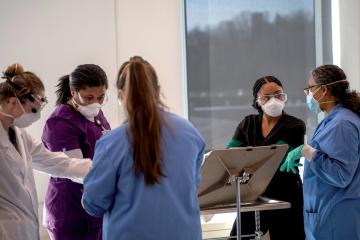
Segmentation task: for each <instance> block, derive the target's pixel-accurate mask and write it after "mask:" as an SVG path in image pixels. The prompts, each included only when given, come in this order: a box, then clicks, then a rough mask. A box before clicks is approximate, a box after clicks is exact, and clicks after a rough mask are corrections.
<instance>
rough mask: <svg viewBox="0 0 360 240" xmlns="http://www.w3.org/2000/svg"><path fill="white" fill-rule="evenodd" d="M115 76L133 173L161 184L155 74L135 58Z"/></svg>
mask: <svg viewBox="0 0 360 240" xmlns="http://www.w3.org/2000/svg"><path fill="white" fill-rule="evenodd" d="M118 76H119V78H118V82H117V86H122V90H125V93H126V109H127V113H128V119H127V121H128V126H129V133H130V134H129V138H130V141H131V144H132V147H133V160H134V171H135V174H139V173H142V174H143V175H144V181H145V183H146V184H148V185H153V184H157V183H160V179H161V177H164V176H165V174H164V172H163V170H162V168H161V157H162V150H161V143H162V138H161V122H162V116H161V112H160V106H161V104H160V101H159V94H158V84H157V79H156V78H154V76H155V77H156V73H155V71H154V69H153V68H152V67H151V65H150V64H149V63H147V62H146V61H144V60H143V59H142V58H140V57H136V58H132V59H130V62H128V63H127V64H126V66H125V67H123V68H122V72H120V73H119V75H118ZM154 83H156V84H154ZM159 105H160V106H159Z"/></svg>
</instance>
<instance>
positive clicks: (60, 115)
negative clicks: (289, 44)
mask: <svg viewBox="0 0 360 240" xmlns="http://www.w3.org/2000/svg"><path fill="white" fill-rule="evenodd" d="M82 122H83V119H81V118H80V116H79V113H78V112H77V111H76V110H75V109H72V108H71V107H69V106H66V105H64V104H61V105H59V106H57V107H56V108H55V109H54V111H53V112H52V113H51V115H50V117H49V118H48V119H47V120H46V125H52V127H57V128H58V127H66V125H68V126H71V127H80V126H79V125H81V123H82Z"/></svg>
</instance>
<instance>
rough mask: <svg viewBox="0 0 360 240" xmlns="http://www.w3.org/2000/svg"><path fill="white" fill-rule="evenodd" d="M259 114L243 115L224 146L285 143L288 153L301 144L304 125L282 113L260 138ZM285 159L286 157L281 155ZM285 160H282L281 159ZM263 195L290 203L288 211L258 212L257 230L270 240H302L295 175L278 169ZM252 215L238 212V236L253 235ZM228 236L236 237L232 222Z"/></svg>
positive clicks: (299, 187)
mask: <svg viewBox="0 0 360 240" xmlns="http://www.w3.org/2000/svg"><path fill="white" fill-rule="evenodd" d="M261 123H262V115H261V114H257V115H249V116H246V117H245V118H244V119H243V120H242V121H241V122H240V124H239V125H238V127H237V128H236V131H235V134H234V136H233V138H232V139H231V140H230V142H229V144H228V146H227V147H245V146H266V145H272V144H281V143H286V144H288V145H289V150H288V152H289V151H291V150H292V149H294V148H296V147H298V146H299V145H301V144H303V143H304V135H305V124H304V122H303V121H302V120H300V119H298V118H295V117H293V116H290V115H288V114H286V113H283V115H282V116H281V118H280V119H279V121H278V122H277V123H276V125H275V126H274V127H273V129H272V130H271V131H270V133H269V134H268V135H267V136H266V137H264V136H263V135H262V124H261ZM285 157H286V156H285ZM284 159H285V158H284ZM263 196H266V197H269V198H273V199H278V200H282V201H286V202H290V203H291V208H290V209H281V210H271V211H270V210H269V211H262V212H260V214H261V231H262V232H263V233H265V232H267V231H268V230H269V231H270V238H271V240H279V239H293V240H297V239H299V240H300V239H301V240H303V239H305V233H304V221H303V192H302V182H301V178H300V176H299V174H294V173H292V172H290V173H288V172H280V170H279V169H278V170H277V172H276V173H275V175H274V177H273V179H272V180H271V182H270V184H269V186H268V187H267V189H266V191H265V192H264V193H263ZM254 219H255V215H254V213H253V212H248V213H242V214H241V223H242V225H241V226H242V235H245V234H253V233H254V232H255V220H254ZM231 235H232V236H235V235H236V223H235V224H234V226H233V229H232V231H231Z"/></svg>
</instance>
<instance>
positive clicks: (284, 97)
mask: <svg viewBox="0 0 360 240" xmlns="http://www.w3.org/2000/svg"><path fill="white" fill-rule="evenodd" d="M273 97H274V98H276V99H279V100H281V101H283V102H286V100H287V95H286V93H277V94H266V95H263V96H260V97H258V98H257V101H258V102H259V103H260V104H262V105H263V104H265V103H266V102H267V101H269V100H270V99H271V98H273Z"/></svg>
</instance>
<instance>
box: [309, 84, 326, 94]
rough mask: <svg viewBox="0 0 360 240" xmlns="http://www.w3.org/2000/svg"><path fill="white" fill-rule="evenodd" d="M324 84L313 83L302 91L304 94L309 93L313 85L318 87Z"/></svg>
mask: <svg viewBox="0 0 360 240" xmlns="http://www.w3.org/2000/svg"><path fill="white" fill-rule="evenodd" d="M322 85H324V84H315V85H312V86H308V87H307V88H304V93H305V95H309V93H310V90H311V89H312V88H313V87H320V86H322Z"/></svg>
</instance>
